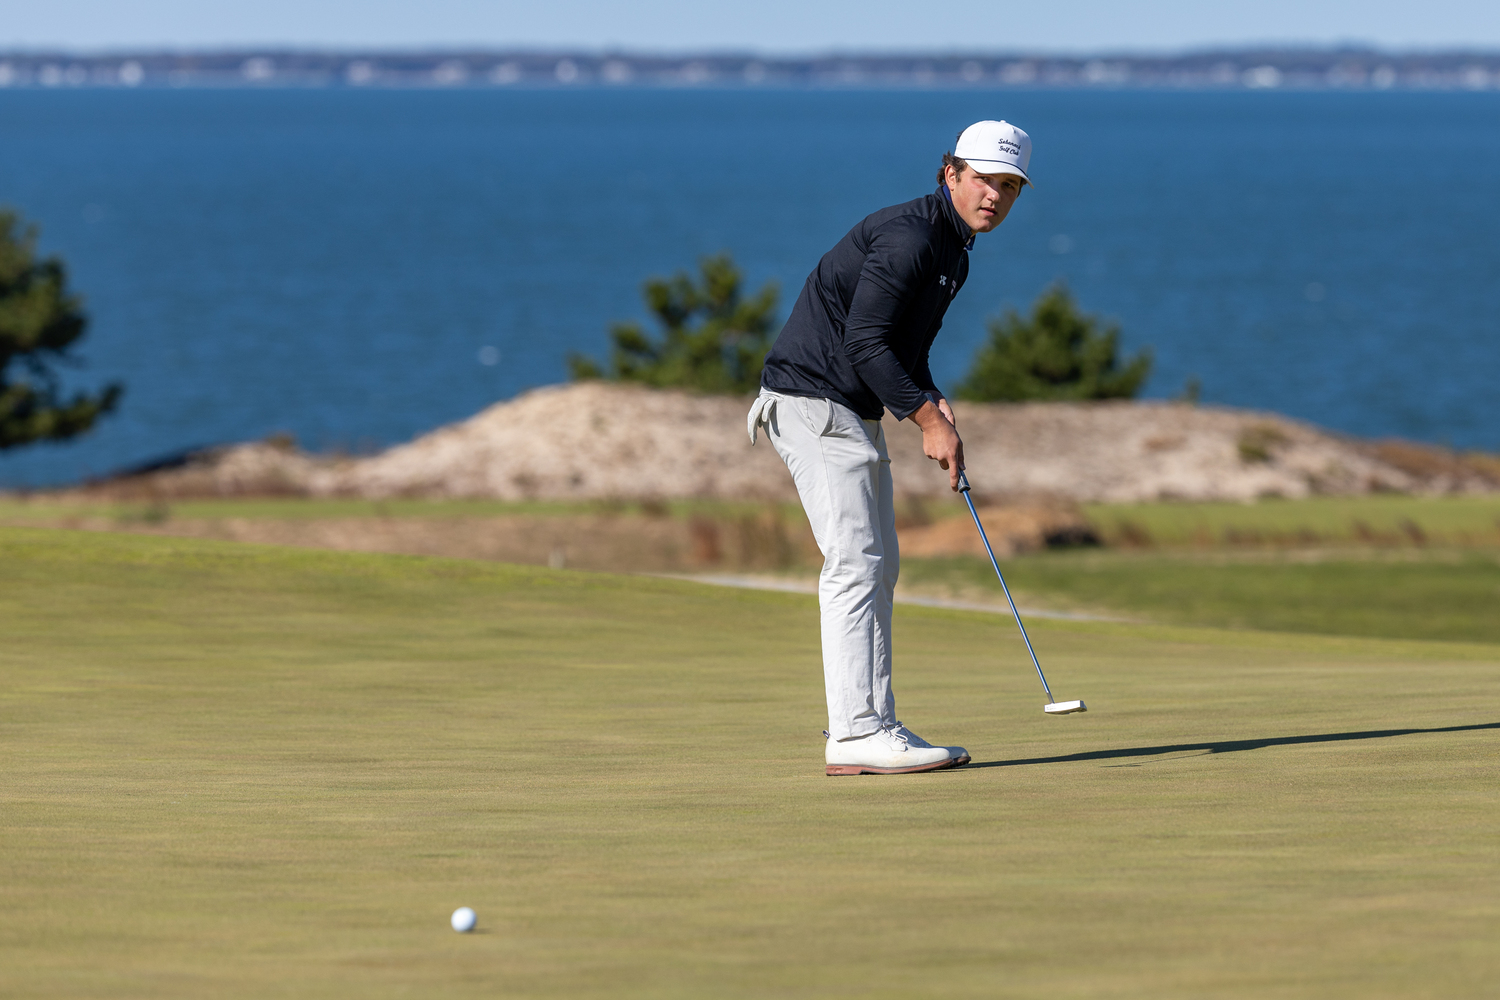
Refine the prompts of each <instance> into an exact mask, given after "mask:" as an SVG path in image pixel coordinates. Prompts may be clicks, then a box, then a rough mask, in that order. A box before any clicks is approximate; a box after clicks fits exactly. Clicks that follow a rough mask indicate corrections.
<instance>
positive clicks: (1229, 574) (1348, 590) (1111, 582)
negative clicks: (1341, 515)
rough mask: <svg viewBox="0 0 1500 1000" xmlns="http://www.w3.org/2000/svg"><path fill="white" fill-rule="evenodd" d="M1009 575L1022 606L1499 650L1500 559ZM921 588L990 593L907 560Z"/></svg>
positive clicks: (1141, 567)
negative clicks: (1488, 645)
mask: <svg viewBox="0 0 1500 1000" xmlns="http://www.w3.org/2000/svg"><path fill="white" fill-rule="evenodd" d="M1002 569H1003V570H1004V572H1005V575H1006V582H1007V583H1009V584H1010V585H1011V587H1012V588H1014V589H1015V591H1016V592H1017V595H1018V599H1020V600H1023V601H1024V600H1031V601H1032V602H1033V603H1039V604H1042V605H1048V606H1053V607H1060V608H1066V609H1082V610H1094V611H1103V612H1113V613H1116V614H1123V615H1129V616H1137V617H1140V618H1144V619H1149V620H1151V621H1157V622H1171V623H1177V624H1193V625H1213V626H1219V627H1227V628H1253V629H1271V630H1278V631H1289V632H1315V633H1322V634H1335V635H1362V636H1382V637H1387V638H1406V639H1440V640H1458V641H1472V642H1500V557H1497V556H1496V555H1495V554H1494V553H1486V552H1465V551H1446V552H1442V551H1440V552H1432V551H1425V552H1419V551H1406V552H1379V551H1371V552H1359V551H1343V552H1323V553H1317V552H1314V553H1281V554H1278V553H1266V554H1257V553H1253V552H1252V553H1237V554H1236V553H1215V554H1205V555H1192V554H1182V553H1170V552H1167V553H1161V552H1144V553H1132V552H1110V551H1105V552H1052V553H1043V554H1038V555H1033V556H1027V557H1022V558H1018V559H1011V560H1008V561H1007V562H1005V563H1004V564H1003V566H1002ZM901 579H902V581H903V582H904V583H905V584H906V585H907V586H909V587H910V586H915V587H916V588H918V589H919V590H920V589H924V588H925V589H928V590H931V589H934V588H937V589H948V590H952V591H957V592H968V593H973V592H974V591H982V592H986V593H988V594H989V595H990V596H992V597H993V598H994V599H996V600H1002V599H1003V598H1002V595H1001V592H1000V585H999V583H998V582H997V581H996V579H995V571H994V569H993V568H991V566H990V564H989V563H988V562H987V561H983V560H980V559H972V558H955V559H925V560H918V559H908V560H903V562H902V567H901Z"/></svg>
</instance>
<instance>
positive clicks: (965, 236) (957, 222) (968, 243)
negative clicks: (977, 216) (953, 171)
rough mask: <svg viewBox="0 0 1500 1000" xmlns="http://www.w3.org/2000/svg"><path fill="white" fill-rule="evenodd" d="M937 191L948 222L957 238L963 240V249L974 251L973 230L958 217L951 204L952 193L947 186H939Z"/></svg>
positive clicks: (954, 207)
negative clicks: (951, 224)
mask: <svg viewBox="0 0 1500 1000" xmlns="http://www.w3.org/2000/svg"><path fill="white" fill-rule="evenodd" d="M938 190H939V191H941V192H942V193H943V210H944V211H946V212H947V213H948V221H949V222H951V223H953V228H954V229H955V230H956V231H957V232H958V238H959V239H961V240H964V241H965V243H964V249H965V250H973V249H974V236H975V235H976V234H975V232H974V230H972V229H970V228H969V224H968V223H967V222H965V221H964V220H963V219H961V218H959V217H958V208H957V207H956V206H955V205H954V204H953V192H951V191H949V190H948V185H946V184H939V185H938Z"/></svg>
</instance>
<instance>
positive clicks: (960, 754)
mask: <svg viewBox="0 0 1500 1000" xmlns="http://www.w3.org/2000/svg"><path fill="white" fill-rule="evenodd" d="M823 759H824V761H825V762H826V763H827V765H828V773H829V774H910V773H912V772H915V771H941V770H942V769H943V768H945V767H956V766H957V765H959V764H967V763H968V762H969V755H968V753H967V752H966V751H965V750H964V749H963V748H962V747H935V746H933V745H932V744H930V743H928V742H927V741H926V740H924V739H922V738H921V737H919V736H916V735H915V734H914V733H912V732H911V730H909V729H907V728H906V727H905V726H903V725H901V724H900V723H899V722H898V723H896V725H894V726H889V727H887V728H885V729H879V730H876V731H875V732H873V733H871V734H870V735H869V736H865V737H861V738H860V739H856V740H829V741H828V744H827V746H826V748H825V749H824V751H823Z"/></svg>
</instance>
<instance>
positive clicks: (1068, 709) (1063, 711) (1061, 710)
mask: <svg viewBox="0 0 1500 1000" xmlns="http://www.w3.org/2000/svg"><path fill="white" fill-rule="evenodd" d="M1088 710H1089V707H1088V706H1087V705H1085V704H1084V703H1083V702H1081V701H1054V702H1053V703H1052V704H1050V705H1043V706H1042V711H1043V712H1046V713H1047V714H1048V715H1072V714H1073V713H1074V712H1087V711H1088Z"/></svg>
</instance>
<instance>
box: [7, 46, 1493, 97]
mask: <svg viewBox="0 0 1500 1000" xmlns="http://www.w3.org/2000/svg"><path fill="white" fill-rule="evenodd" d="M589 86H600V87H645V88H737V89H740V88H743V89H755V88H770V89H775V88H832V89H877V88H892V87H897V88H917V89H927V88H933V89H944V88H962V89H978V90H985V89H1076V88H1092V89H1168V90H1277V89H1287V90H1376V91H1379V90H1423V91H1432V90H1449V91H1488V90H1500V50H1471V51H1464V50H1457V49H1448V50H1439V51H1405V52H1388V51H1381V50H1378V49H1370V48H1347V47H1344V48H1338V47H1320V48H1313V47H1300V48H1299V47H1290V46H1287V47H1247V48H1234V49H1230V48H1225V49H1202V50H1195V51H1187V52H1181V53H1175V54H1160V53H1154V54H1153V53H1141V52H1099V53H1074V54H1057V53H1041V52H1025V51H1020V52H995V51H979V50H976V51H972V52H959V51H947V52H907V53H872V52H864V53H859V52H853V53H827V54H822V55H814V56H805V57H789V56H775V55H765V54H756V53H751V52H739V53H732V52H723V51H717V52H714V51H703V52H681V53H677V54H669V55H662V54H649V53H641V52H628V51H622V52H610V51H600V50H593V49H554V50H546V49H483V48H475V49H421V50H407V51H403V50H390V49H370V50H352V49H351V50H338V51H335V50H310V49H289V48H252V47H246V48H222V49H201V50H181V51H166V50H159V49H139V50H127V49H121V50H116V51H111V52H91V53H89V52H76V51H66V50H53V51H25V50H12V51H10V52H3V53H0V89H3V88H22V89H30V88H35V89H49V90H50V89H76V88H127V89H128V88H134V87H143V88H162V87H170V88H193V87H212V88H221V87H247V88H267V87H273V88H274V87H281V88H298V87H339V88H416V89H476V88H507V87H524V88H535V87H549V88H561V89H566V88H579V87H589Z"/></svg>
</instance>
